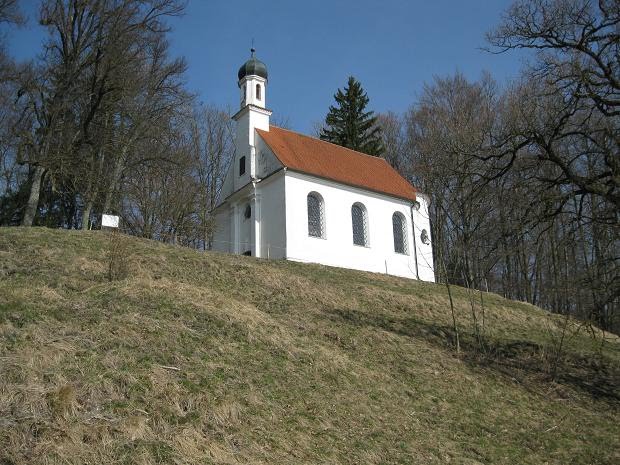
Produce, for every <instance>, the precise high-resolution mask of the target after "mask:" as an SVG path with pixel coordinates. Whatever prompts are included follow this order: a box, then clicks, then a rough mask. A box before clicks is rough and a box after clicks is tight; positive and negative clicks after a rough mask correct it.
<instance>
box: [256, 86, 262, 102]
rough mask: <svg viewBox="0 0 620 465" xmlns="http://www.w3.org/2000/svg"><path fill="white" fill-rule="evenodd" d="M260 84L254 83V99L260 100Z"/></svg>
mask: <svg viewBox="0 0 620 465" xmlns="http://www.w3.org/2000/svg"><path fill="white" fill-rule="evenodd" d="M260 90H261V89H260V84H256V100H260V99H261V96H260Z"/></svg>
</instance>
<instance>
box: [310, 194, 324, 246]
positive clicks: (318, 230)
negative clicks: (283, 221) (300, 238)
mask: <svg viewBox="0 0 620 465" xmlns="http://www.w3.org/2000/svg"><path fill="white" fill-rule="evenodd" d="M308 235H309V236H312V237H325V207H324V204H323V197H321V195H320V194H318V193H316V192H310V193H309V194H308Z"/></svg>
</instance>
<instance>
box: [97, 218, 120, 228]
mask: <svg viewBox="0 0 620 465" xmlns="http://www.w3.org/2000/svg"><path fill="white" fill-rule="evenodd" d="M101 226H105V227H108V228H118V216H116V215H101Z"/></svg>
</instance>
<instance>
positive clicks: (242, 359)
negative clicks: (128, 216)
mask: <svg viewBox="0 0 620 465" xmlns="http://www.w3.org/2000/svg"><path fill="white" fill-rule="evenodd" d="M118 240H119V241H121V242H119V244H117V245H118V246H119V248H123V250H125V252H126V253H125V256H127V257H130V258H129V260H128V262H127V270H128V272H127V276H126V277H124V278H123V279H116V280H113V281H110V280H109V279H108V272H109V267H108V260H109V252H107V249H106V247H107V245H106V244H107V242H106V238H105V236H104V235H102V234H99V233H97V232H88V233H84V232H73V231H72V232H66V231H51V230H44V229H30V230H24V229H2V230H0V464H2V465H5V464H26V463H34V464H61V463H76V464H77V463H80V464H81V463H93V464H95V463H96V464H100V463H128V464H129V463H131V464H133V463H140V464H153V463H179V464H182V463H183V464H184V463H188V464H190V463H191V464H194V463H216V464H242V463H252V464H272V463H277V464H285V463H291V464H306V463H307V464H316V463H324V464H341V463H347V464H353V463H364V464H366V463H368V464H379V463H381V464H383V463H414V464H415V463H419V464H433V463H454V464H479V463H511V464H512V463H521V464H540V463H549V464H565V463H577V464H579V463H581V464H591V463H603V464H605V463H609V464H612V463H617V462H618V460H620V457H619V455H618V450H619V446H620V443H619V441H618V437H619V436H620V434H619V433H620V431H619V430H618V421H617V420H618V406H619V402H618V385H617V380H618V378H617V373H618V359H619V353H620V351H619V348H620V343H619V342H618V339H617V338H615V337H610V336H609V335H605V337H606V342H605V343H604V344H603V346H602V347H603V349H602V353H601V350H600V347H601V338H602V334H601V333H600V332H597V333H596V335H597V337H596V338H592V337H591V336H589V335H588V333H587V331H585V330H584V328H583V327H582V326H580V325H578V324H571V326H570V334H571V337H570V340H569V347H568V350H567V352H566V354H565V356H564V357H563V358H562V360H561V363H562V367H561V368H562V372H561V376H559V377H558V378H557V379H556V380H555V381H551V380H550V379H549V376H548V372H547V368H548V367H547V360H548V357H547V352H546V350H547V348H548V347H550V344H552V341H553V337H554V336H555V335H557V334H558V331H559V330H560V329H561V327H562V320H561V319H559V318H558V317H553V316H550V315H548V314H547V313H545V312H543V311H542V310H540V309H538V308H536V307H533V306H530V305H527V304H522V303H516V302H510V301H506V300H504V299H501V298H500V297H498V296H494V295H485V302H486V308H485V314H486V336H487V339H486V341H487V344H488V347H487V349H486V351H485V352H484V353H480V352H479V351H477V350H474V349H475V346H474V344H473V339H472V337H471V322H470V319H469V313H470V308H469V301H468V299H467V295H466V291H465V290H463V289H459V288H455V289H454V294H455V302H456V310H457V313H458V315H457V316H458V321H459V325H460V326H461V328H462V331H463V347H464V350H463V353H462V354H461V355H460V356H456V355H455V353H454V351H453V350H452V339H451V338H452V334H451V329H450V325H451V316H450V310H449V306H448V301H447V296H446V294H445V289H444V288H443V287H441V286H435V285H432V284H426V283H418V282H412V281H409V280H404V279H397V278H392V277H387V276H384V275H376V274H371V273H360V272H352V271H347V270H339V269H333V268H328V267H323V266H313V265H301V264H297V263H289V262H267V261H264V260H255V259H250V258H245V257H233V256H228V255H221V254H201V253H198V252H194V251H191V250H187V249H181V248H175V247H168V246H164V245H162V244H159V243H154V242H150V241H143V240H138V239H135V238H128V237H124V236H120V238H119V239H118ZM119 278H120V277H119Z"/></svg>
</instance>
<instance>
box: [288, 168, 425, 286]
mask: <svg viewBox="0 0 620 465" xmlns="http://www.w3.org/2000/svg"><path fill="white" fill-rule="evenodd" d="M313 191H315V192H318V193H319V194H320V195H321V196H322V197H323V200H324V202H325V238H315V237H311V236H309V235H308V219H307V195H308V194H309V193H310V192H313ZM285 195H286V244H287V258H288V259H290V260H297V261H301V262H311V263H322V264H325V265H331V266H339V267H344V268H352V269H358V270H366V271H373V272H378V273H388V274H392V275H396V276H404V277H408V278H416V275H417V273H416V263H415V258H414V257H415V254H414V252H413V251H414V247H413V237H412V225H411V209H410V206H411V202H408V201H406V200H399V199H395V198H392V197H389V196H386V195H382V194H375V193H372V192H369V191H365V190H362V189H359V188H355V187H348V186H344V185H342V184H337V183H334V182H331V181H327V180H321V179H318V178H314V177H310V176H307V175H304V174H300V173H295V172H292V171H287V172H286V182H285ZM355 202H360V203H362V204H363V205H364V206H365V207H366V209H367V213H368V236H369V246H368V247H362V246H357V245H354V244H353V233H352V226H351V206H352V205H353V204H354V203H355ZM394 212H400V213H402V214H403V216H404V217H405V219H406V224H407V235H406V236H407V251H408V254H399V253H396V252H394V238H393V229H392V215H393V214H394ZM420 212H421V213H420ZM426 216H427V217H428V215H426ZM423 220H424V212H422V206H421V208H420V211H419V212H417V213H416V214H414V222H415V223H419V224H416V228H415V230H416V232H417V231H418V229H420V230H421V229H424V228H426V229H428V230H429V231H430V228H428V223H425V222H424V221H423ZM418 235H419V233H418ZM417 242H420V241H417ZM426 247H427V246H422V245H418V247H417V250H418V252H420V253H422V254H427V252H428V250H427V248H426ZM428 247H429V248H430V246H428ZM424 257H425V258H426V259H428V257H427V255H424ZM430 263H431V264H432V255H431V262H430ZM430 270H432V268H429V269H425V270H424V272H423V273H420V271H421V270H420V269H419V268H418V273H419V274H420V278H421V279H425V280H427V281H434V275H432V273H430Z"/></svg>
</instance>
